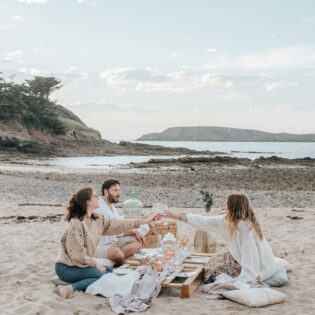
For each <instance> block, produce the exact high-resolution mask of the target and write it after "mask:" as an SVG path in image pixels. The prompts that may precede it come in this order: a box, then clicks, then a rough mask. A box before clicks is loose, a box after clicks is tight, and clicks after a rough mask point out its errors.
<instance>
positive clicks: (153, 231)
mask: <svg viewBox="0 0 315 315" xmlns="http://www.w3.org/2000/svg"><path fill="white" fill-rule="evenodd" d="M149 226H150V231H149V233H148V234H147V235H146V236H145V239H146V241H145V244H144V247H145V248H156V247H157V242H158V237H159V234H161V237H162V239H163V237H164V236H165V235H166V234H167V233H172V234H173V235H174V236H175V237H177V223H176V221H172V220H169V219H162V220H161V221H157V222H151V223H150V224H149Z"/></svg>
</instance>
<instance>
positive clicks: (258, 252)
mask: <svg viewBox="0 0 315 315" xmlns="http://www.w3.org/2000/svg"><path fill="white" fill-rule="evenodd" d="M164 217H167V218H171V219H177V220H181V221H184V222H187V223H189V224H191V225H193V226H195V227H196V228H198V229H200V230H203V231H207V232H209V231H212V232H217V233H220V234H221V235H222V236H223V238H224V240H225V242H226V245H227V247H228V249H229V251H230V254H231V256H232V257H233V259H234V260H235V261H236V262H237V263H238V264H239V265H240V267H241V271H240V274H239V276H238V277H237V280H240V281H242V282H251V281H254V280H260V281H264V280H266V279H268V278H270V277H271V276H273V275H274V273H275V272H276V264H275V258H274V255H273V252H272V250H271V248H270V246H269V244H268V242H267V240H266V238H265V237H264V236H263V233H262V231H261V228H260V225H259V223H258V221H257V219H256V217H255V214H254V212H253V209H252V207H251V205H250V203H249V200H248V198H247V197H246V196H245V195H242V194H231V195H229V196H228V198H227V202H226V212H225V214H224V215H219V216H201V215H195V214H175V213H173V212H171V211H169V210H166V211H165V215H164Z"/></svg>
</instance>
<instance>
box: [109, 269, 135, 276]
mask: <svg viewBox="0 0 315 315" xmlns="http://www.w3.org/2000/svg"><path fill="white" fill-rule="evenodd" d="M130 271H131V269H124V268H117V269H114V270H113V273H115V274H116V275H119V276H122V275H126V274H127V273H129V272H130Z"/></svg>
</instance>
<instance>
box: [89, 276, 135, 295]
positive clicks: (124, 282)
mask: <svg viewBox="0 0 315 315" xmlns="http://www.w3.org/2000/svg"><path fill="white" fill-rule="evenodd" d="M139 277H140V275H139V273H138V272H136V271H130V272H129V273H128V274H126V275H123V276H118V275H115V274H114V273H107V274H105V275H104V276H102V277H101V278H99V279H98V280H96V281H95V282H93V283H92V284H91V285H89V286H88V287H87V289H86V291H85V292H86V293H88V294H91V295H98V294H101V295H103V296H104V297H111V296H113V295H115V294H117V295H120V296H122V297H127V296H128V295H130V294H131V288H132V286H133V285H134V283H135V282H136V281H137V280H138V279H139Z"/></svg>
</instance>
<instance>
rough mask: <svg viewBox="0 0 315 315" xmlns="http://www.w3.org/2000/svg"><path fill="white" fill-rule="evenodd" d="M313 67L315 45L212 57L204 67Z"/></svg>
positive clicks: (248, 68) (242, 68)
mask: <svg viewBox="0 0 315 315" xmlns="http://www.w3.org/2000/svg"><path fill="white" fill-rule="evenodd" d="M304 68H306V69H308V68H315V45H309V46H306V45H298V46H290V47H283V48H276V49H266V50H262V51H258V52H254V53H249V54H244V55H242V56H239V57H236V58H228V57H227V56H219V57H217V58H212V60H210V61H209V62H208V63H207V64H205V65H204V69H207V70H214V69H240V70H246V71H248V70H259V71H261V70H279V69H304Z"/></svg>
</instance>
